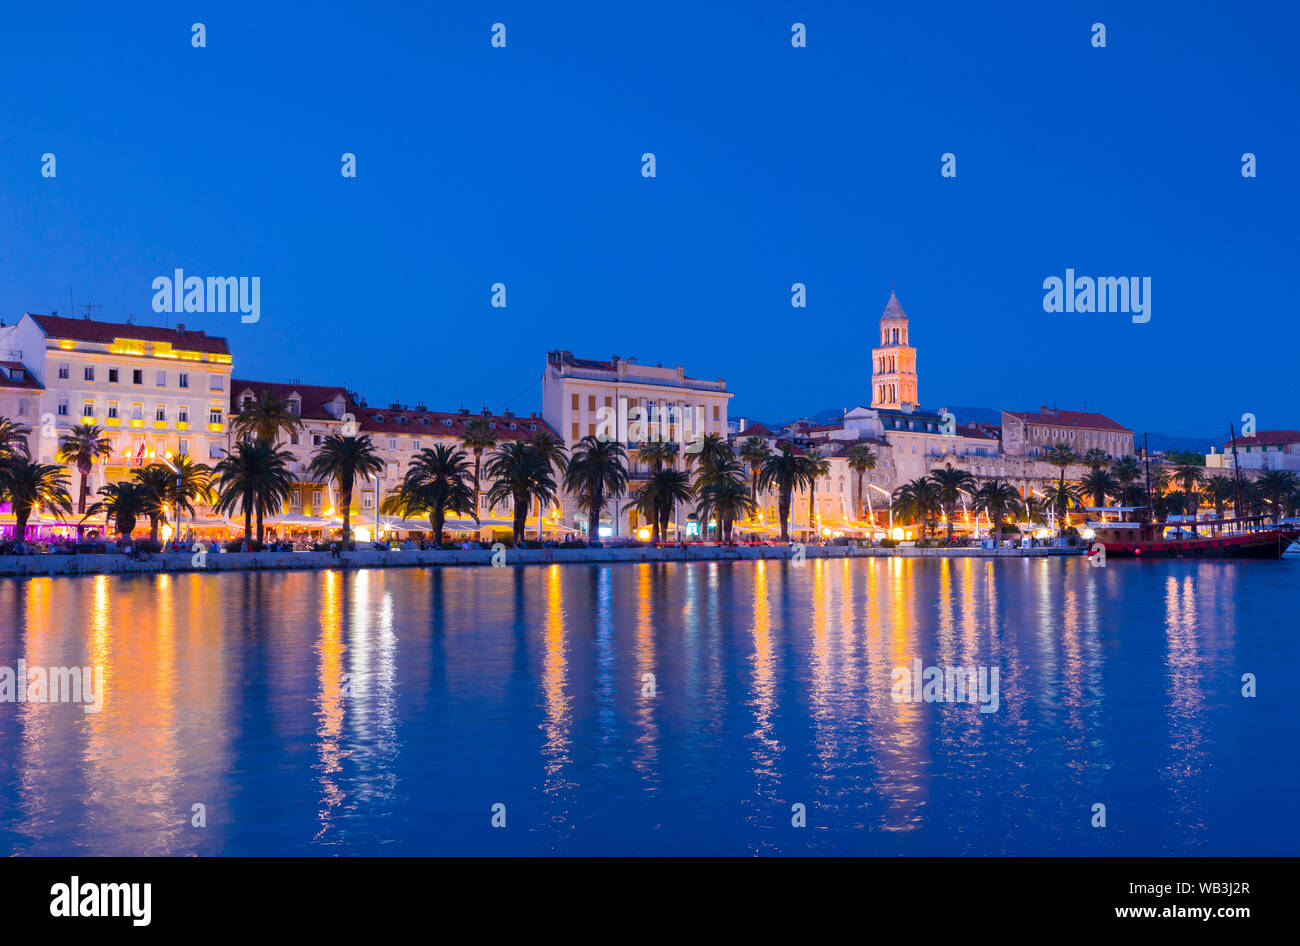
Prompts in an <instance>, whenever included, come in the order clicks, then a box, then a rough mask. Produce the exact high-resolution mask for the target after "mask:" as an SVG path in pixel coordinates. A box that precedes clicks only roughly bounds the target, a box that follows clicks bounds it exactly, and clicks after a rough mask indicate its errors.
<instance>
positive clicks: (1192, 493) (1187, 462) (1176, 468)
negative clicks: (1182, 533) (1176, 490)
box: [1168, 450, 1205, 533]
mask: <svg viewBox="0 0 1300 946" xmlns="http://www.w3.org/2000/svg"><path fill="white" fill-rule="evenodd" d="M1168 459H1169V461H1170V462H1171V463H1172V466H1173V470H1172V472H1173V477H1174V479H1175V480H1176V481H1177V482H1178V484H1179V485H1180V486H1182V488H1183V499H1184V502H1185V505H1186V508H1187V514H1188V515H1190V516H1191V517H1192V532H1193V533H1195V532H1196V521H1195V519H1196V508H1197V499H1199V497H1200V485H1201V482H1202V481H1203V480H1204V479H1205V457H1203V456H1201V455H1200V454H1199V453H1196V452H1195V451H1193V450H1174V451H1172V452H1170V453H1169V454H1168Z"/></svg>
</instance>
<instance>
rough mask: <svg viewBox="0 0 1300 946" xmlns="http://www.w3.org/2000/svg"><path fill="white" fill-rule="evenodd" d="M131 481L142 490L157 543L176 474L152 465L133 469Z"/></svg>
mask: <svg viewBox="0 0 1300 946" xmlns="http://www.w3.org/2000/svg"><path fill="white" fill-rule="evenodd" d="M131 479H133V480H134V481H135V483H136V485H138V486H139V487H140V490H141V496H142V504H141V512H143V513H144V514H145V515H146V516H148V517H149V541H151V542H157V541H158V529H159V527H160V526H161V525H162V524H163V523H164V522H165V521H166V520H167V493H168V489H169V487H171V486H172V484H173V481H174V480H175V474H174V473H172V471H171V470H169V469H167V467H165V466H163V465H162V464H161V463H151V464H149V465H148V466H138V467H136V468H135V469H133V470H132V471H131ZM258 540H259V541H260V540H261V535H259V536H258Z"/></svg>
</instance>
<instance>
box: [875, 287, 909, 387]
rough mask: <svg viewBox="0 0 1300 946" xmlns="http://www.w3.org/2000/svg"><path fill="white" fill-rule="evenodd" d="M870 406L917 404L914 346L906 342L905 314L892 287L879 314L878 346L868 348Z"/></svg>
mask: <svg viewBox="0 0 1300 946" xmlns="http://www.w3.org/2000/svg"><path fill="white" fill-rule="evenodd" d="M871 358H872V362H871V381H872V384H871V406H872V407H886V408H893V409H898V408H900V407H902V405H903V403H904V402H905V401H906V402H909V403H911V404H917V403H919V402H918V401H917V396H916V349H915V348H913V347H912V346H911V345H909V344H908V343H907V316H906V315H905V314H904V312H903V307H902V306H901V305H899V304H898V297H897V296H895V295H894V293H893V291H892V290H891V291H890V293H889V304H888V305H886V306H885V311H884V314H882V315H881V316H880V347H879V348H875V349H872V351H871Z"/></svg>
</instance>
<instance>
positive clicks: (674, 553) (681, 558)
mask: <svg viewBox="0 0 1300 946" xmlns="http://www.w3.org/2000/svg"><path fill="white" fill-rule="evenodd" d="M1082 552H1083V549H1082V548H1077V549H1076V548H1032V549H1022V548H1004V549H984V548H949V549H937V548H936V549H926V548H893V549H886V548H859V547H855V546H844V545H839V546H826V547H823V546H817V545H810V546H807V547H806V548H805V549H804V552H803V554H804V557H805V559H817V558H869V557H872V556H877V557H894V558H943V557H949V558H1038V557H1043V556H1049V555H1079V554H1082ZM501 554H502V553H500V552H493V551H492V550H490V549H474V550H470V551H465V550H454V551H448V550H442V551H435V550H429V551H419V550H415V549H398V550H393V551H384V550H380V549H365V550H361V551H355V552H340V553H339V554H338V557H337V558H336V557H334V556H333V555H332V554H331V553H329V552H221V553H217V552H208V553H207V554H206V555H204V556H202V557H198V556H196V555H195V554H194V553H191V552H171V553H167V554H161V553H155V554H152V555H148V556H147V557H145V558H142V559H132V558H128V557H127V556H126V555H123V554H120V553H113V554H104V555H93V554H92V555H0V576H18V577H21V576H25V575H97V574H110V575H122V574H128V575H129V574H134V573H145V574H147V573H152V572H191V571H195V572H197V571H243V570H247V571H263V570H267V571H274V570H283V569H300V568H310V569H320V568H401V567H417V566H431V565H487V566H490V565H492V560H493V556H500V555H501ZM794 556H795V551H794V550H793V549H791V548H790V547H789V546H786V545H750V546H742V547H740V548H734V549H726V548H718V547H716V546H696V547H688V548H685V549H678V548H616V549H522V550H520V551H517V552H516V551H513V550H510V549H507V550H506V551H505V552H504V557H503V559H502V558H498V559H497V561H498V562H500V563H501V564H502V565H504V566H512V565H549V564H568V563H584V562H585V563H597V562H608V563H619V562H733V561H753V560H757V559H784V560H791V559H793V558H794Z"/></svg>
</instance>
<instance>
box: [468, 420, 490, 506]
mask: <svg viewBox="0 0 1300 946" xmlns="http://www.w3.org/2000/svg"><path fill="white" fill-rule="evenodd" d="M460 444H461V446H462V447H464V448H465V449H466V450H468V451H469V452H470V453H472V454H474V509H475V511H476V512H477V511H478V504H479V493H480V486H479V484H480V483H481V482H482V481H481V478H480V477H481V475H482V472H483V451H485V450H493V449H495V448H496V445H497V435H496V434H495V433H493V432H492V422H491V421H489V420H488V419H487V418H486V417H475V418H474V419H473V420H470V421H466V422H465V432H464V433H462V434H461V435H460Z"/></svg>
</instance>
